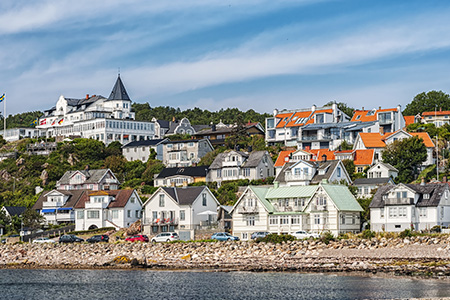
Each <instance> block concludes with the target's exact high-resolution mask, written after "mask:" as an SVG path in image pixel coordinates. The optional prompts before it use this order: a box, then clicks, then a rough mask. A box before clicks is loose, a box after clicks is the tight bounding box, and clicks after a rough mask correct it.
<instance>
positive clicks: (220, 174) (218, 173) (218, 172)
mask: <svg viewBox="0 0 450 300" xmlns="http://www.w3.org/2000/svg"><path fill="white" fill-rule="evenodd" d="M221 177H222V169H218V170H217V178H221Z"/></svg>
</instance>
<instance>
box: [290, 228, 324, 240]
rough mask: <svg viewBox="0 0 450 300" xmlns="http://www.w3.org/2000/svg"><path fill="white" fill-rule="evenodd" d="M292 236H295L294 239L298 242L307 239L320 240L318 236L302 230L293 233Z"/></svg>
mask: <svg viewBox="0 0 450 300" xmlns="http://www.w3.org/2000/svg"><path fill="white" fill-rule="evenodd" d="M292 235H293V236H295V238H296V239H298V240H302V239H309V238H315V239H318V238H320V234H317V233H311V232H308V231H304V230H300V231H297V232H294V233H293V234H292Z"/></svg>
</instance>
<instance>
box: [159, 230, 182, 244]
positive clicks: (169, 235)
mask: <svg viewBox="0 0 450 300" xmlns="http://www.w3.org/2000/svg"><path fill="white" fill-rule="evenodd" d="M179 239H180V237H179V236H178V233H176V232H163V233H160V234H158V235H157V236H155V237H153V238H152V243H156V242H171V241H178V240H179Z"/></svg>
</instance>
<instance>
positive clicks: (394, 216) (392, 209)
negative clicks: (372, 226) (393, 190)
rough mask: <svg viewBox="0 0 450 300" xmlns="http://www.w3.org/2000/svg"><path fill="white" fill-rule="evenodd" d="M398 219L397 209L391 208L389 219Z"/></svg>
mask: <svg viewBox="0 0 450 300" xmlns="http://www.w3.org/2000/svg"><path fill="white" fill-rule="evenodd" d="M396 217H397V207H389V218H396Z"/></svg>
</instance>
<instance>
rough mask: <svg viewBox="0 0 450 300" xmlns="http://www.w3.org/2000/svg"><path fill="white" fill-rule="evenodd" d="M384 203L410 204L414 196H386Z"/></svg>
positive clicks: (412, 202)
mask: <svg viewBox="0 0 450 300" xmlns="http://www.w3.org/2000/svg"><path fill="white" fill-rule="evenodd" d="M384 203H385V205H412V204H414V198H387V199H385V200H384Z"/></svg>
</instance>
